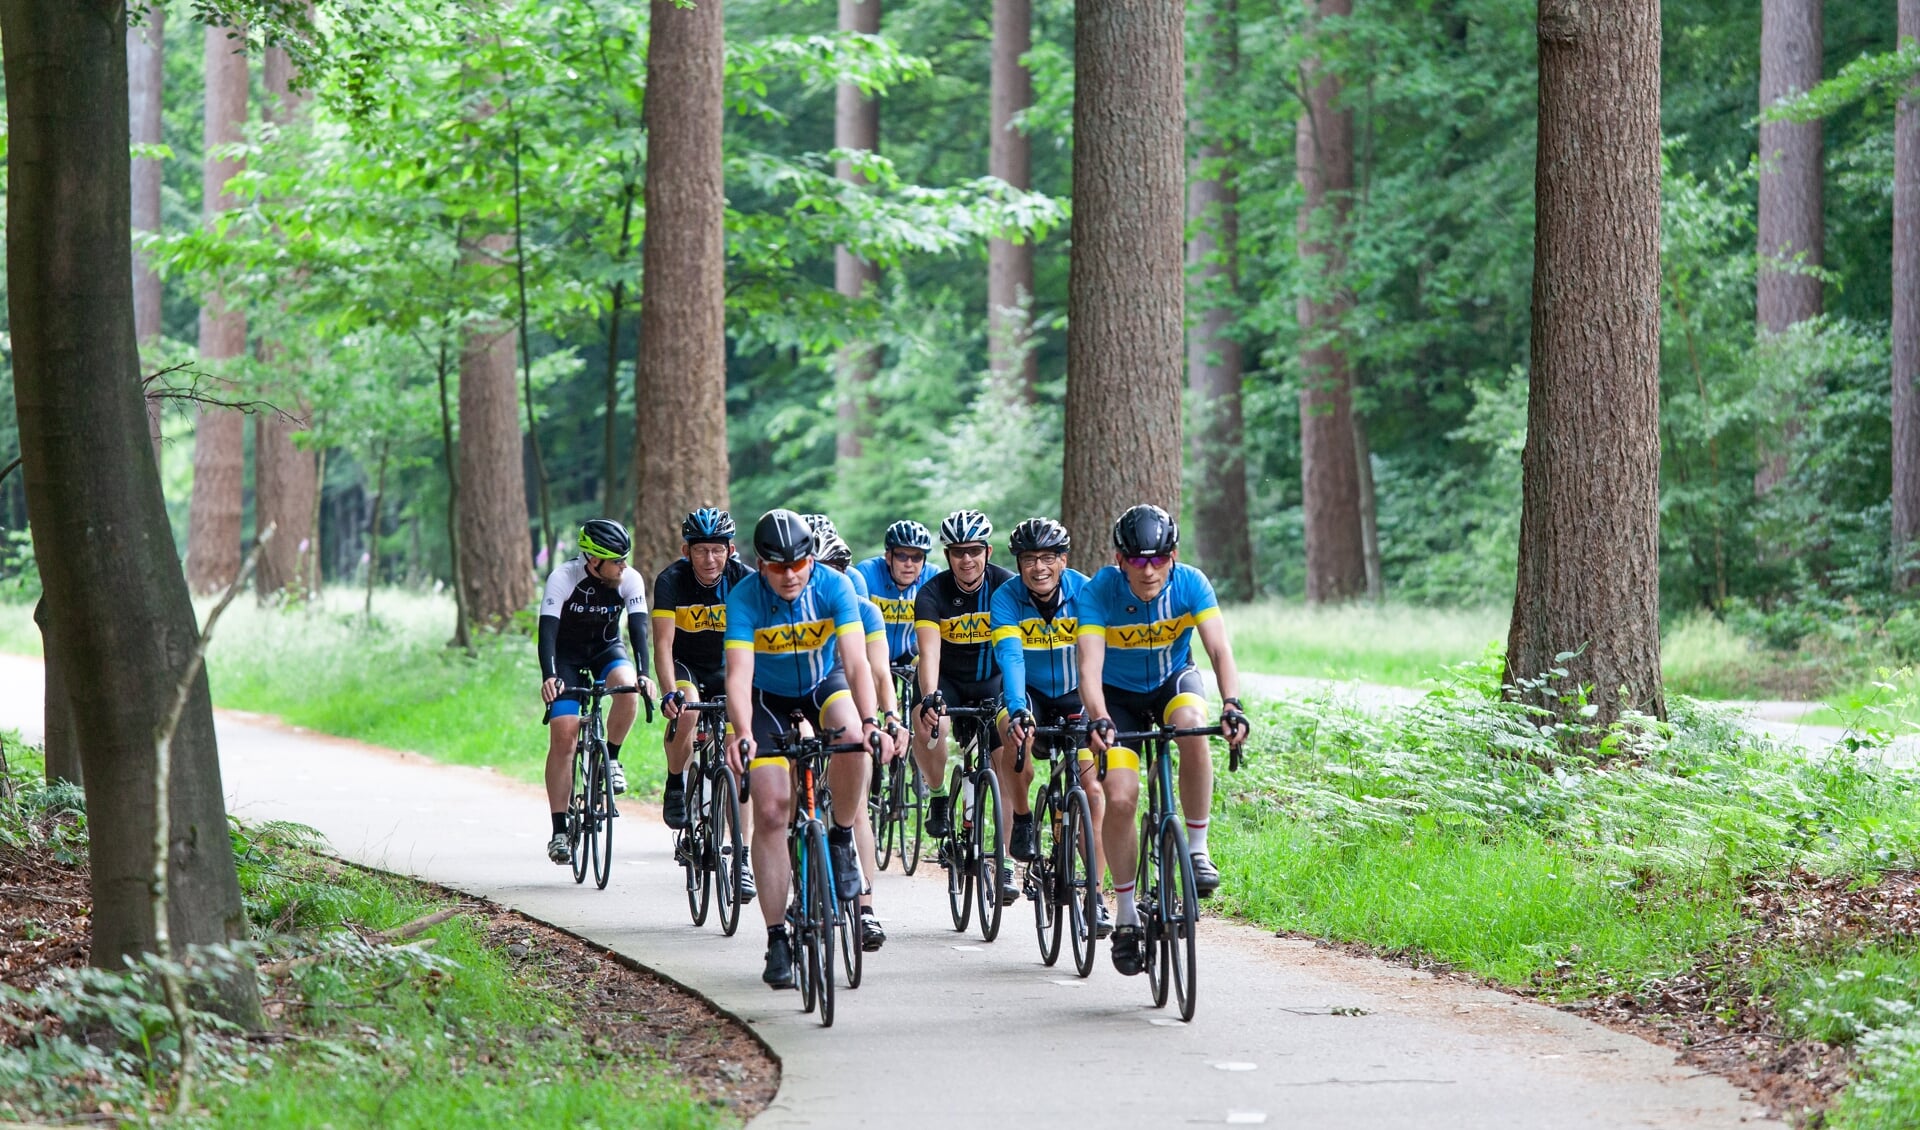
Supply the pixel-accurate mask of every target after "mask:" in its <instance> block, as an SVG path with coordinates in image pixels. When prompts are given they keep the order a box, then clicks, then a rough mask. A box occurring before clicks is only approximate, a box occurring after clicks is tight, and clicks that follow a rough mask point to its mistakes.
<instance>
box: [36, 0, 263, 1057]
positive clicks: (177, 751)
mask: <svg viewBox="0 0 1920 1130" xmlns="http://www.w3.org/2000/svg"><path fill="white" fill-rule="evenodd" d="M126 28H127V20H126V7H125V4H124V3H123V2H121V0H9V2H8V3H6V4H0V45H4V63H5V69H6V94H7V108H6V113H7V140H8V154H7V166H8V180H7V215H8V218H9V220H10V222H9V223H8V225H7V283H8V286H7V305H8V314H9V323H10V325H9V328H10V330H11V332H12V352H13V382H14V386H13V387H14V396H15V404H16V407H17V410H18V414H19V423H20V449H21V456H22V459H23V461H24V462H23V464H22V467H23V470H24V472H25V481H26V491H27V505H28V507H29V508H30V509H31V510H32V512H33V516H34V521H33V550H34V558H35V560H36V561H37V563H38V564H39V568H40V576H41V578H42V581H43V583H44V585H45V597H46V602H47V606H48V612H49V623H51V624H52V625H53V626H54V628H55V630H56V632H57V634H58V638H59V641H60V646H59V647H57V648H55V649H54V650H53V651H52V652H50V655H49V657H50V659H51V660H52V662H54V663H56V664H58V665H59V666H60V668H61V676H62V677H63V679H64V681H65V683H66V685H67V686H68V688H70V689H71V691H72V693H73V697H74V699H75V701H78V702H84V703H85V704H86V723H87V724H86V725H85V726H84V727H82V728H81V729H80V730H79V732H78V734H77V735H76V737H77V740H78V743H79V747H80V758H81V761H82V763H83V765H84V769H85V776H86V781H87V818H88V819H87V824H88V828H89V830H90V831H91V833H92V834H91V835H90V836H89V837H88V844H87V856H88V862H89V864H90V876H89V880H88V882H89V884H90V889H91V893H92V913H91V923H92V952H91V955H90V959H91V960H92V962H93V964H94V965H97V966H100V967H103V968H109V969H117V968H121V967H122V964H123V963H124V961H125V960H126V959H127V958H129V957H132V956H135V955H137V954H141V953H145V952H148V951H150V950H151V949H152V948H153V943H154V916H153V910H152V905H151V901H150V889H149V879H150V878H151V876H152V873H153V863H154V860H153V835H154V797H155V788H154V785H155V781H154V739H155V734H156V732H157V730H158V728H159V724H160V721H161V719H162V718H163V716H164V715H165V714H166V713H167V708H168V706H169V704H170V702H171V700H172V699H173V698H174V696H175V694H176V693H177V692H176V688H177V687H178V686H179V685H180V682H181V678H182V676H183V675H184V673H185V672H186V669H187V667H188V664H189V660H190V658H191V656H192V654H193V651H194V645H195V642H196V638H197V632H196V628H195V625H194V618H193V606H192V604H191V603H190V601H189V599H188V594H187V586H186V583H185V580H184V578H183V577H182V576H181V572H180V565H179V561H178V559H177V558H176V556H175V549H174V545H173V534H172V532H171V531H170V529H169V527H168V524H167V511H166V502H165V499H164V498H163V497H162V496H161V493H160V472H159V468H158V466H157V465H156V463H155V462H154V459H153V455H152V447H151V444H150V442H149V440H148V436H147V410H146V404H145V402H144V398H143V397H142V395H141V387H140V355H139V349H138V346H137V345H136V343H135V340H134V323H133V285H132V280H133V254H132V239H133V231H132V223H131V212H130V209H129V208H128V206H127V185H128V183H129V180H130V178H131V176H132V168H131V162H130V161H129V158H128V152H127V137H128V134H129V125H128V122H129V115H128V106H127V51H126ZM103 561H110V562H111V567H112V583H111V584H110V585H105V584H102V583H101V569H102V562H103ZM191 690H192V693H191V695H190V696H189V697H188V699H187V707H186V711H185V713H184V714H183V716H182V718H181V722H180V726H179V729H178V731H177V733H176V738H175V742H174V747H173V761H172V765H173V768H172V772H171V774H169V788H170V791H171V803H170V805H169V819H170V822H171V827H172V836H171V842H170V843H169V845H168V848H169V851H168V856H167V859H168V883H169V886H170V891H171V897H170V899H169V903H168V931H169V933H170V934H171V936H172V938H173V940H174V943H175V944H176V945H188V944H194V943H223V942H232V941H236V940H239V939H242V938H245V937H247V935H248V933H249V930H248V925H247V919H246V912H245V910H244V908H243V907H242V906H241V902H240V885H239V882H238V879H237V877H236V875H235V872H234V863H233V850H232V843H231V841H230V840H229V839H228V836H227V817H226V812H225V809H224V805H223V802H222V799H221V797H222V793H221V788H220V760H219V756H218V749H217V748H216V746H215V744H214V733H213V706H212V701H211V699H210V698H209V696H208V694H207V681H206V676H205V675H204V673H202V674H199V675H196V676H195V678H194V679H193V682H192V684H191ZM217 1004H218V1007H219V1008H220V1009H221V1011H222V1012H224V1013H225V1014H226V1015H228V1016H229V1017H230V1018H232V1019H234V1020H237V1021H239V1022H241V1023H246V1024H252V1023H257V1022H258V1021H259V1019H260V1011H259V1009H260V1006H259V996H258V994H257V993H256V992H255V990H254V987H253V979H252V978H251V977H246V978H239V979H235V980H233V981H231V982H229V983H227V984H226V985H225V986H224V987H223V989H222V991H221V993H220V994H219V996H218V1000H217Z"/></svg>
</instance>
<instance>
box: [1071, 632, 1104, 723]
mask: <svg viewBox="0 0 1920 1130" xmlns="http://www.w3.org/2000/svg"><path fill="white" fill-rule="evenodd" d="M1074 648H1075V650H1077V651H1078V652H1079V658H1080V708H1081V709H1082V710H1084V711H1085V712H1086V715H1087V720H1088V721H1090V722H1091V721H1093V720H1095V719H1099V718H1105V717H1107V692H1106V687H1105V686H1104V685H1103V684H1102V683H1101V678H1102V677H1103V676H1104V675H1105V674H1106V668H1107V641H1106V637H1104V636H1099V635H1094V634H1091V633H1089V634H1085V635H1082V636H1080V637H1079V638H1078V639H1076V640H1074Z"/></svg>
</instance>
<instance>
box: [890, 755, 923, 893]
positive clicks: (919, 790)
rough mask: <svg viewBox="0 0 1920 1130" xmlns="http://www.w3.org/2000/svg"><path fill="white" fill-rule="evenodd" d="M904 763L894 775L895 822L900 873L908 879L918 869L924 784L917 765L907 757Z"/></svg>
mask: <svg viewBox="0 0 1920 1130" xmlns="http://www.w3.org/2000/svg"><path fill="white" fill-rule="evenodd" d="M905 761H906V763H907V767H906V769H905V770H903V771H901V772H899V773H897V774H895V778H894V791H895V794H896V796H897V797H898V802H897V803H898V805H899V814H898V816H897V817H896V819H897V820H898V821H899V834H898V838H899V841H900V869H901V870H902V871H904V872H906V873H907V874H909V875H911V874H913V872H914V870H915V869H916V868H918V867H919V866H920V836H921V833H922V832H923V831H924V830H925V827H926V818H927V800H926V797H927V780H926V778H925V777H923V776H921V775H920V766H919V764H918V763H917V762H915V761H914V760H913V759H912V758H911V757H909V758H906V759H905ZM896 764H898V763H897V762H896Z"/></svg>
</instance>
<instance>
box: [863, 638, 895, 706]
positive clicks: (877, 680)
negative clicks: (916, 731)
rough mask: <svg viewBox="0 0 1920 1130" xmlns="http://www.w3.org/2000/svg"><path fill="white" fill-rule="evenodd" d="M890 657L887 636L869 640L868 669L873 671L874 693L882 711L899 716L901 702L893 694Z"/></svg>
mask: <svg viewBox="0 0 1920 1130" xmlns="http://www.w3.org/2000/svg"><path fill="white" fill-rule="evenodd" d="M888 659H889V657H888V655H887V640H886V637H885V636H882V637H881V638H879V639H877V640H868V641H867V669H868V670H869V671H872V672H873V693H874V696H875V697H876V698H877V699H878V701H879V705H880V711H881V713H883V714H892V715H894V716H895V717H898V716H899V714H900V704H899V702H898V701H896V700H895V698H894V696H893V669H892V667H891V666H889V665H888Z"/></svg>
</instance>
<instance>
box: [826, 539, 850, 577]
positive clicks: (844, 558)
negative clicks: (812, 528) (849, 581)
mask: <svg viewBox="0 0 1920 1130" xmlns="http://www.w3.org/2000/svg"><path fill="white" fill-rule="evenodd" d="M820 561H821V563H822V564H825V565H831V566H832V567H834V568H835V569H838V570H840V571H841V572H842V573H844V572H846V571H847V566H849V565H851V564H853V547H852V546H850V545H848V544H847V543H846V542H845V541H844V540H842V539H841V537H840V535H839V534H835V535H833V536H832V537H830V538H821V539H820Z"/></svg>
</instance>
